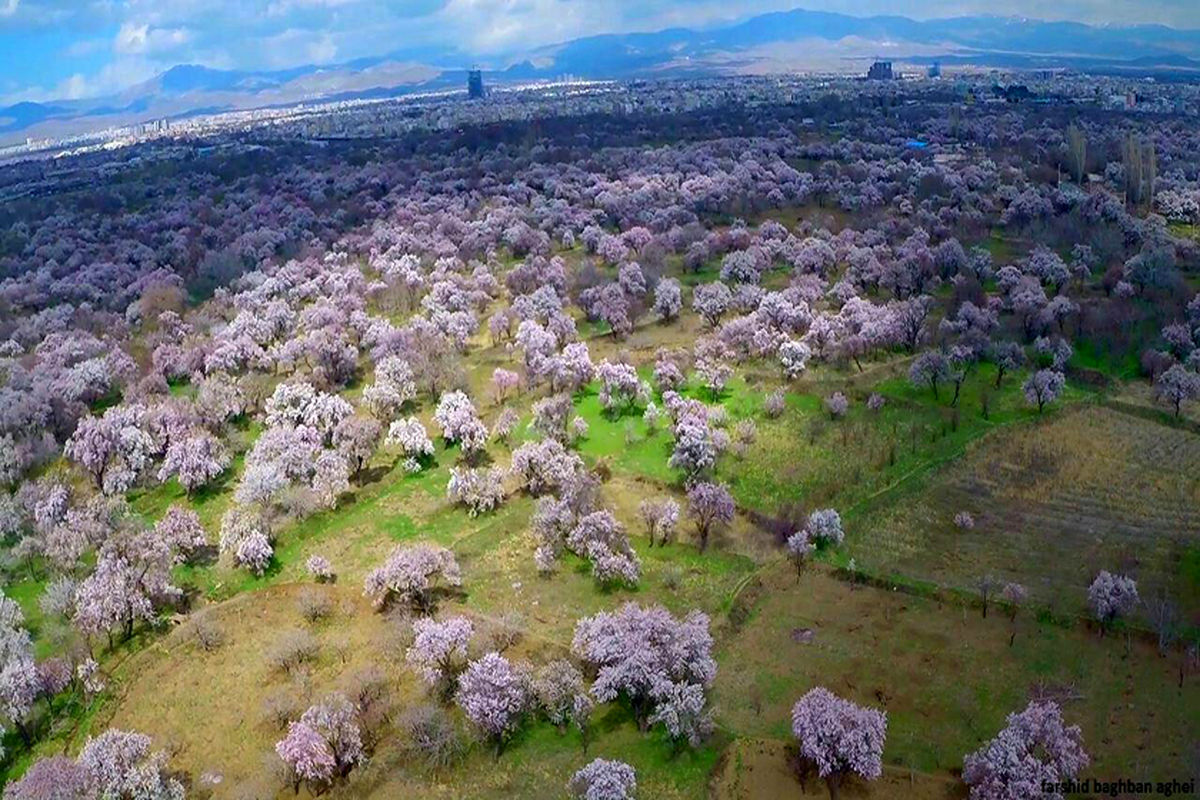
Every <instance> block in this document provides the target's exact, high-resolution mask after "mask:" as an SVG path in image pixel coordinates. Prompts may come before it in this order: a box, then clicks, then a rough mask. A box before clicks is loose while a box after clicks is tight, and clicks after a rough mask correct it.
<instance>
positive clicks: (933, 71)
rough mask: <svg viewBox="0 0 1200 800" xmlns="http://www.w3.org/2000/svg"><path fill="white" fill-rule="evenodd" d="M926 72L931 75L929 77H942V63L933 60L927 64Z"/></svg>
mask: <svg viewBox="0 0 1200 800" xmlns="http://www.w3.org/2000/svg"><path fill="white" fill-rule="evenodd" d="M928 74H929V77H931V78H940V77H942V65H941V64H939V63H938V62H936V61H935V62H933V64H931V65H930V66H929V73H928Z"/></svg>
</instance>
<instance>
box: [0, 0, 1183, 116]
mask: <svg viewBox="0 0 1200 800" xmlns="http://www.w3.org/2000/svg"><path fill="white" fill-rule="evenodd" d="M797 5H803V6H804V7H806V8H815V9H822V10H829V11H840V12H845V13H851V14H855V15H869V14H878V13H886V14H903V15H905V16H911V17H915V18H920V19H925V18H929V17H952V16H960V15H964V14H980V13H986V14H998V15H1004V16H1033V17H1039V18H1043V19H1045V18H1051V19H1072V20H1079V21H1082V22H1088V23H1093V24H1130V23H1161V24H1165V25H1171V26H1173V27H1186V28H1200V0H1060V2H1057V3H1052V4H1050V3H1046V2H1044V0H949V1H948V2H943V1H942V0H808V1H807V2H803V0H392V1H391V2H386V1H385V0H0V104H8V103H11V102H16V101H21V100H35V101H42V100H48V99H56V98H69V99H73V98H80V97H94V96H101V95H107V94H111V93H114V92H117V91H120V90H122V89H125V88H128V87H129V86H132V85H134V84H136V83H138V82H140V81H143V80H146V79H147V78H150V77H152V76H153V75H155V74H157V73H159V72H162V71H163V70H165V69H168V68H170V67H171V66H174V65H176V64H202V65H205V66H209V67H214V68H223V69H281V68H287V67H292V66H299V65H302V64H325V63H338V62H343V61H348V60H351V59H354V58H360V57H363V56H375V55H382V54H386V53H390V52H394V51H397V50H402V49H403V50H409V49H412V48H414V47H429V48H437V49H440V50H446V49H454V50H458V51H461V52H463V53H464V58H467V55H466V54H470V55H477V56H480V57H487V56H492V57H495V58H501V57H503V55H504V54H507V53H518V52H521V51H523V50H526V49H528V48H531V47H536V46H538V45H543V44H552V43H554V42H559V41H564V40H567V39H572V38H575V37H578V36H585V35H588V34H593V33H608V32H628V31H638V30H657V29H660V28H664V27H670V26H676V25H679V26H688V27H704V26H712V25H716V24H720V23H723V22H727V21H731V20H737V19H742V18H745V17H748V16H752V15H754V14H756V13H762V12H764V11H770V10H779V9H786V8H792V7H796V6H797ZM446 66H459V65H446Z"/></svg>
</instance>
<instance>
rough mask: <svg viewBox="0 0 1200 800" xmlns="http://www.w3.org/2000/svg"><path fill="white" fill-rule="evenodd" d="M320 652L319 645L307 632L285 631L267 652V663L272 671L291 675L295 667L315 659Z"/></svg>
mask: <svg viewBox="0 0 1200 800" xmlns="http://www.w3.org/2000/svg"><path fill="white" fill-rule="evenodd" d="M320 650H321V645H320V643H319V642H318V641H317V639H316V637H315V636H313V635H312V634H311V633H309V632H308V631H302V630H291V631H286V632H285V633H284V634H283V635H281V636H280V637H279V638H278V639H277V640H276V641H275V644H273V645H272V646H271V648H270V649H269V650H267V663H268V664H269V665H270V666H271V668H272V669H276V670H279V671H281V672H286V673H289V674H291V673H292V671H294V670H295V669H296V667H298V666H300V665H301V664H306V663H308V662H310V661H312V660H313V659H315V658H316V657H317V653H319V652H320Z"/></svg>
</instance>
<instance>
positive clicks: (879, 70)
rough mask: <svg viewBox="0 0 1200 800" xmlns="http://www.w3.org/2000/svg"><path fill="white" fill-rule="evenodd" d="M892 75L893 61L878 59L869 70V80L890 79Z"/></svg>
mask: <svg viewBox="0 0 1200 800" xmlns="http://www.w3.org/2000/svg"><path fill="white" fill-rule="evenodd" d="M892 77H893V75H892V62H890V61H876V62H875V63H874V64H872V65H871V68H870V69H869V70H867V80H871V81H890V80H891V79H892Z"/></svg>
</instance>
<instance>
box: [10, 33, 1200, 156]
mask: <svg viewBox="0 0 1200 800" xmlns="http://www.w3.org/2000/svg"><path fill="white" fill-rule="evenodd" d="M875 57H881V58H888V59H891V60H894V61H898V62H902V63H909V64H914V65H919V64H927V63H932V62H934V61H941V62H942V63H945V64H956V65H974V66H979V67H991V66H997V67H1004V68H1022V67H1039V68H1045V67H1054V66H1061V67H1071V68H1076V69H1082V70H1091V71H1099V72H1121V71H1137V72H1139V73H1146V72H1150V73H1153V72H1155V71H1161V70H1170V71H1172V72H1174V73H1179V72H1184V73H1188V74H1190V73H1192V72H1194V73H1195V75H1196V76H1197V77H1198V78H1200V30H1179V29H1174V28H1168V27H1164V26H1161V25H1140V26H1131V27H1115V26H1090V25H1085V24H1082V23H1075V22H1045V21H1040V20H1034V19H1024V18H1021V19H1016V18H1000V17H957V18H953V19H934V20H920V21H919V20H913V19H908V18H906V17H899V16H875V17H854V16H848V15H845V14H835V13H829V12H822V11H809V10H804V9H796V10H793V11H786V12H777V13H770V14H763V15H760V16H756V17H753V18H751V19H748V20H745V21H743V22H740V23H737V24H733V25H727V26H724V27H718V28H711V29H703V30H700V29H696V30H693V29H687V28H672V29H668V30H662V31H656V32H652V33H627V34H604V35H598V36H590V37H585V38H580V39H575V40H572V41H569V42H564V43H561V44H558V45H553V46H549V47H541V48H537V49H534V50H532V51H529V52H514V53H509V54H506V55H505V56H504V57H502V58H493V59H491V60H490V61H489V60H483V62H484V63H485V65H486V66H487V67H488V69H486V70H485V73H486V74H485V78H486V79H487V80H488V81H489V82H491V83H504V82H516V81H528V80H536V79H543V78H554V77H558V76H561V75H564V74H569V75H574V76H577V77H582V78H594V79H603V78H632V77H649V76H671V75H692V76H695V75H716V74H723V73H725V74H728V73H736V74H743V75H744V74H769V73H777V72H785V71H797V70H806V69H812V70H821V71H837V72H862V71H865V66H866V64H867V63H868V62H869V61H870V60H871V59H873V58H875ZM477 60H481V59H478V57H477V56H476V55H475V54H471V53H466V52H460V51H456V50H451V49H437V48H422V49H408V50H404V49H402V50H398V51H395V52H392V53H388V54H386V55H382V56H378V57H375V58H364V59H358V60H355V61H349V62H346V63H342V64H333V65H328V64H327V65H308V66H301V67H295V68H292V69H287V70H279V71H236V70H219V69H210V68H208V67H203V66H197V65H180V66H176V67H173V68H171V69H169V70H167V71H166V72H164V73H162V74H160V75H158V76H156V77H154V78H152V79H151V80H149V81H146V82H144V83H141V84H138V85H136V86H133V87H131V88H129V89H127V90H125V91H123V92H121V93H119V94H116V95H112V96H108V97H100V98H91V99H86V100H62V101H55V102H47V103H30V102H25V103H18V104H16V105H12V106H9V107H6V108H0V144H4V143H12V142H14V141H23V140H24V139H25V138H26V137H34V138H44V137H54V138H61V137H64V136H69V135H74V134H79V133H83V132H86V131H88V130H95V129H100V128H105V127H108V126H113V125H117V126H120V125H129V124H134V123H137V122H143V121H148V120H152V119H163V118H183V117H187V116H191V115H196V114H200V113H215V112H218V111H230V110H240V109H252V108H266V107H277V106H288V105H294V104H296V103H300V102H312V101H320V100H336V99H350V98H361V97H387V96H398V95H403V94H407V93H412V92H421V91H434V90H439V89H447V88H453V87H457V86H465V78H466V76H465V66H466V65H467V64H471V63H474V62H475V61H477Z"/></svg>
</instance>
